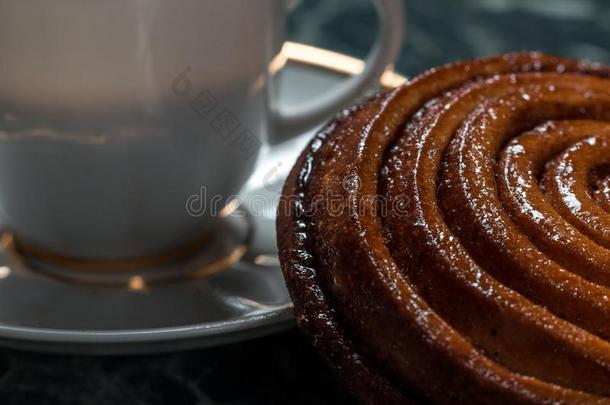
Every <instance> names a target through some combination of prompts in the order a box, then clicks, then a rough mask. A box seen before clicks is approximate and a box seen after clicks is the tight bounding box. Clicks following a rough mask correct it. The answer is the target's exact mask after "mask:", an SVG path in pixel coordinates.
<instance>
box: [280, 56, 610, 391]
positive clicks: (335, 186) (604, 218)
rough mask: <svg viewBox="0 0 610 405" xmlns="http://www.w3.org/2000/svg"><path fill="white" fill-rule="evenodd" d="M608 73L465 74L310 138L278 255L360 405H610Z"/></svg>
mask: <svg viewBox="0 0 610 405" xmlns="http://www.w3.org/2000/svg"><path fill="white" fill-rule="evenodd" d="M608 76H609V71H608V70H607V69H606V68H603V67H600V66H597V65H593V64H588V63H586V62H582V61H577V60H570V59H560V58H556V57H552V56H547V55H542V54H538V53H521V54H511V55H501V56H497V57H492V58H488V59H482V60H475V61H466V62H461V63H457V64H453V65H448V66H444V67H441V68H438V69H433V70H431V71H429V72H427V73H425V74H423V75H422V76H419V77H418V78H416V79H414V80H413V81H411V82H409V83H407V84H406V85H404V86H403V87H401V88H399V89H396V90H394V91H392V92H390V93H387V94H382V95H379V96H377V97H375V98H373V99H370V100H368V101H366V102H365V103H364V104H363V105H362V106H360V107H355V108H352V109H350V110H348V111H345V112H343V113H341V114H340V116H338V117H337V119H335V120H334V121H333V122H331V123H330V124H329V125H328V126H327V127H326V128H325V129H324V130H323V131H321V132H320V133H319V134H318V135H317V136H316V138H314V140H312V142H311V143H310V144H309V146H308V147H307V148H306V150H305V151H304V152H303V154H302V155H301V157H300V158H299V160H298V162H297V164H296V165H295V167H294V169H293V170H292V172H291V174H290V176H289V178H288V180H287V182H286V186H285V189H284V194H283V196H282V200H281V202H280V206H279V211H278V244H279V249H280V259H281V262H282V269H283V271H284V275H285V278H286V281H287V285H288V289H289V291H290V293H291V297H292V299H293V302H294V304H295V314H296V316H297V319H298V321H299V324H300V326H301V327H302V328H303V329H304V330H305V331H306V332H308V334H309V335H310V336H311V337H312V339H313V342H314V345H315V346H316V347H317V348H318V350H319V351H320V352H321V353H322V354H323V356H325V357H326V358H327V359H328V360H329V361H330V362H331V363H332V364H333V365H334V366H335V368H336V369H337V371H338V373H339V375H340V376H341V377H342V379H343V380H344V381H345V382H346V383H347V385H348V386H349V387H350V389H351V391H352V392H353V393H354V395H355V396H356V397H358V398H359V399H360V400H361V401H362V402H364V403H405V402H408V401H411V400H415V399H416V397H417V398H425V399H428V400H431V401H433V402H438V403H448V402H459V403H493V402H498V401H501V402H502V401H506V402H511V403H583V402H586V403H606V402H610V399H609V398H608V397H609V396H610V344H609V343H608V342H607V340H606V339H608V338H609V337H610V322H609V321H610V301H609V300H608V297H610V288H609V286H610V276H608V274H610V252H609V251H608V250H607V249H608V244H607V243H608V241H609V240H610V236H609V232H610V229H609V228H608V227H607V226H606V225H605V224H610V216H609V215H608V212H607V211H606V207H607V206H608V204H607V202H608V200H607V198H605V197H604V196H605V195H606V194H604V184H606V177H605V176H603V175H600V176H598V178H596V180H594V181H593V180H591V172H593V171H595V170H596V169H597V168H598V167H602V166H603V165H604V164H607V163H610V154H609V152H610V147H608V146H607V145H608V144H609V143H608V142H607V141H608V140H610V135H609V134H610V124H609V123H607V122H606V121H610V80H608V79H607V77H608ZM524 132H527V133H525V134H524ZM545 145H548V146H547V147H545ZM547 162H550V163H548V165H547V166H546V168H545V163H547ZM599 172H600V173H604V172H603V170H600V171H599ZM539 177H541V178H542V185H541V186H539V184H538V180H539ZM596 184H599V185H600V189H599V190H594V188H593V187H597V186H596ZM371 197H373V200H372V199H371ZM371 201H373V202H371ZM600 224H601V225H600ZM410 393H415V394H414V395H413V396H412V395H411V394H410Z"/></svg>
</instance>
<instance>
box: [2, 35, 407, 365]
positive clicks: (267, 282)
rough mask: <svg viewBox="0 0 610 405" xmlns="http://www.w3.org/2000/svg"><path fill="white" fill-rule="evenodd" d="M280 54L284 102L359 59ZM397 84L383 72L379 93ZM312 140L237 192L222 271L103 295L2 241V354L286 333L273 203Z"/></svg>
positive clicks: (288, 321)
mask: <svg viewBox="0 0 610 405" xmlns="http://www.w3.org/2000/svg"><path fill="white" fill-rule="evenodd" d="M283 53H284V54H285V56H286V60H287V62H288V63H287V64H286V66H285V67H284V69H283V70H282V71H281V76H280V80H281V85H280V89H281V94H280V98H281V100H282V102H283V103H288V104H291V103H298V102H300V101H303V100H306V99H309V98H311V97H315V96H316V95H318V94H321V93H323V92H325V91H329V89H330V88H332V86H333V85H336V84H337V83H339V82H340V81H341V80H342V79H343V78H344V77H345V75H347V74H355V73H357V72H358V71H359V70H360V69H362V61H360V60H357V59H354V58H351V57H348V56H345V55H341V54H337V53H334V52H330V51H326V50H322V49H318V48H312V47H309V46H304V45H300V44H295V43H287V45H286V46H285V48H284V50H283ZM402 80H404V78H402V77H401V76H399V75H396V74H394V73H392V72H386V74H385V75H384V77H383V78H382V85H383V86H385V87H388V86H393V85H396V84H399V83H400V82H401V81H402ZM331 91H332V90H331ZM313 132H314V131H311V132H309V133H305V134H303V135H301V136H300V137H298V138H296V139H294V140H292V141H290V142H286V143H284V144H281V145H279V146H276V147H273V148H269V149H268V150H266V151H264V152H263V156H262V157H261V159H260V162H261V164H260V165H259V167H258V168H257V169H256V171H255V173H254V174H253V176H252V178H251V180H250V181H249V183H248V184H247V185H246V187H245V189H244V190H243V192H242V198H243V201H244V204H243V207H248V206H250V207H251V208H252V207H254V208H256V212H255V213H253V212H250V213H248V212H245V211H243V210H242V209H241V208H238V209H237V210H236V211H235V212H234V213H233V214H232V215H230V216H228V217H227V218H225V220H224V221H225V222H224V225H223V226H225V229H224V232H223V233H222V235H224V236H223V239H217V240H215V241H214V243H216V244H214V245H212V246H214V248H215V252H216V253H218V252H219V251H222V252H225V250H226V255H227V256H226V257H233V256H229V255H231V254H232V251H231V248H232V246H238V247H240V248H243V249H242V250H240V251H239V255H238V256H235V257H236V258H237V259H236V260H234V261H232V262H231V263H232V264H230V265H229V266H228V267H227V266H225V267H224V268H223V269H222V271H217V272H212V273H211V274H210V273H206V274H205V275H203V276H200V275H199V274H198V273H197V276H196V277H186V278H184V279H180V280H173V281H171V282H169V281H168V282H158V283H154V284H149V283H148V282H147V280H146V279H143V278H142V277H140V276H138V275H134V276H133V277H131V279H130V280H131V282H128V283H125V284H124V285H123V286H122V287H120V288H118V287H116V286H115V287H103V286H101V285H98V284H95V283H93V284H87V283H83V282H82V280H79V281H78V282H72V281H66V279H65V278H64V277H56V275H49V274H47V273H46V272H40V271H32V270H30V269H29V267H28V265H26V264H25V263H23V261H22V260H21V257H20V256H19V255H16V254H15V253H14V251H13V249H12V245H11V243H12V242H11V240H10V238H4V239H3V240H0V345H2V346H6V347H14V348H19V349H26V350H35V351H44V352H60V353H87V354H125V353H134V354H135V353H152V352H160V351H174V350H184V349H189V348H195V347H203V346H213V345H218V344H224V343H229V342H234V341H238V340H243V339H249V338H252V337H257V336H261V335H264V334H268V333H272V332H274V331H277V330H280V329H283V328H287V327H290V326H292V325H293V324H294V321H293V319H292V314H291V303H290V298H289V296H288V293H287V291H286V290H285V287H284V280H283V278H282V275H281V271H280V268H279V262H278V260H277V256H276V243H275V218H274V215H275V214H274V213H275V201H277V199H278V196H279V192H280V190H281V185H282V184H283V180H284V177H285V175H286V174H287V172H288V171H289V170H290V168H291V166H292V164H293V162H294V161H295V159H296V157H297V155H298V154H299V152H300V151H301V149H302V148H303V147H304V145H305V143H306V142H307V141H308V140H309V139H310V138H311V136H312V133H313ZM254 200H256V201H254ZM250 211H252V209H250ZM244 212H245V214H246V215H237V214H242V213H244ZM227 235H228V236H227ZM227 238H229V239H230V238H233V239H231V240H229V239H227ZM216 248H217V249H216ZM223 254H224V253H223ZM223 257H225V256H223ZM206 260H208V259H206ZM208 262H209V260H208ZM208 264H209V263H208ZM188 274H191V273H188Z"/></svg>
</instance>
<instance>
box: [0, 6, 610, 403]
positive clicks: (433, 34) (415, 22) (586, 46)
mask: <svg viewBox="0 0 610 405" xmlns="http://www.w3.org/2000/svg"><path fill="white" fill-rule="evenodd" d="M202 1H207V0H202ZM406 9H407V16H408V17H407V24H408V29H407V34H406V42H405V46H404V49H403V51H402V53H401V56H400V58H399V60H398V62H397V64H396V68H397V70H398V71H400V72H401V73H406V74H407V75H409V76H412V75H414V74H417V73H419V72H422V71H423V70H425V69H427V68H429V67H432V66H435V65H438V64H442V63H446V62H450V61H454V60H457V59H463V58H472V57H477V56H482V55H487V54H493V53H500V52H506V51H515V50H525V49H529V50H540V51H546V52H551V53H557V54H562V55H569V56H576V57H586V58H590V59H592V60H595V61H599V62H610V41H609V38H610V36H609V35H610V2H607V1H605V0H597V1H593V0H589V1H587V0H463V1H456V0H411V1H406ZM376 30H377V21H376V17H375V13H374V9H373V7H372V6H371V4H370V2H369V1H368V0H303V1H301V3H300V5H299V7H298V8H297V10H296V11H295V12H294V13H293V14H292V15H291V16H290V19H289V21H288V38H289V39H291V40H295V41H300V42H306V43H309V44H313V45H317V46H321V47H326V48H331V49H334V50H337V51H340V52H344V53H348V54H351V55H354V56H359V57H364V56H365V55H366V52H367V50H368V49H369V47H370V46H371V44H372V42H373V39H374V36H375V32H376ZM47 403H50V404H94V405H98V404H100V405H102V404H104V405H105V404H108V405H114V404H121V405H123V404H129V405H140V404H142V405H143V404H146V405H156V404H172V405H183V404H184V405H195V404H211V403H218V404H326V403H328V404H330V403H333V404H341V403H350V400H349V397H348V396H347V394H346V393H345V392H344V391H343V389H342V388H341V386H340V385H339V384H337V382H336V381H335V380H334V377H333V376H332V374H331V373H330V372H329V371H328V369H327V368H326V366H325V365H324V363H323V362H322V361H321V360H320V359H319V358H318V357H317V355H316V354H315V353H314V352H313V351H312V350H311V348H310V346H309V344H308V342H307V341H306V340H305V339H304V338H303V337H302V336H301V334H300V333H299V332H298V331H297V330H295V329H293V330H290V331H287V332H284V333H281V334H277V335H275V336H272V337H268V338H263V339H259V340H255V341H251V342H246V343H242V344H237V345H231V346H225V347H221V348H215V349H208V350H197V351H191V352H183V353H176V354H169V355H155V356H137V357H97V358H96V357H83V356H57V355H40V354H32V353H24V352H18V351H13V350H0V404H7V405H10V404H27V405H30V404H47Z"/></svg>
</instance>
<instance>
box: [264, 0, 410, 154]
mask: <svg viewBox="0 0 610 405" xmlns="http://www.w3.org/2000/svg"><path fill="white" fill-rule="evenodd" d="M373 1H374V3H375V6H376V10H377V13H378V15H379V26H380V32H379V34H378V35H377V39H376V41H375V45H374V46H373V48H372V49H371V51H370V53H369V55H368V56H367V58H366V64H365V67H364V70H363V71H362V72H361V73H360V74H358V75H356V76H353V77H350V78H349V79H346V80H345V81H344V82H343V83H341V84H340V85H338V86H337V87H336V88H334V89H333V90H332V92H328V93H326V94H323V95H322V96H319V97H318V98H317V99H316V100H312V101H311V102H308V103H305V104H304V105H303V104H302V105H299V106H295V107H292V108H286V107H283V108H277V109H276V110H275V111H272V113H271V114H272V115H271V123H272V128H273V130H272V137H271V139H270V140H269V141H270V142H271V143H273V144H275V143H279V142H282V141H285V140H287V139H289V138H291V137H293V136H294V135H298V134H300V133H303V132H304V131H306V130H308V129H310V128H312V127H315V126H316V125H318V124H320V123H321V122H323V121H324V120H325V119H327V118H328V117H330V116H332V115H333V114H334V113H335V112H337V111H338V110H339V109H341V108H342V107H345V105H347V104H348V103H350V102H353V100H354V98H356V97H358V96H360V95H361V94H362V93H364V92H365V91H366V90H367V89H368V88H369V87H370V86H371V85H373V84H374V83H375V82H376V81H377V80H378V79H379V77H380V76H381V74H382V73H383V72H384V70H385V69H386V68H387V66H388V65H390V64H391V63H393V62H394V60H395V59H396V57H397V56H398V53H399V51H400V46H401V44H402V38H403V34H404V29H405V16H404V7H403V5H402V0H373Z"/></svg>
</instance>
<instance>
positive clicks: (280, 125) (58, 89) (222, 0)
mask: <svg viewBox="0 0 610 405" xmlns="http://www.w3.org/2000/svg"><path fill="white" fill-rule="evenodd" d="M376 4H377V10H378V11H379V15H380V21H381V24H380V26H381V32H380V35H379V36H378V39H377V43H376V45H375V47H374V48H373V50H372V51H371V54H370V56H369V58H368V61H367V64H366V68H365V70H364V71H363V73H362V74H360V75H359V76H355V77H353V78H351V79H347V80H346V82H345V83H344V85H343V86H342V87H341V88H339V89H338V90H336V91H333V93H332V94H326V95H322V96H321V97H320V98H319V99H317V100H312V101H311V103H310V104H307V105H304V106H300V107H299V108H298V109H295V110H293V111H286V110H285V109H283V108H282V107H281V106H278V105H277V103H276V102H275V101H274V100H275V95H274V94H275V91H274V89H273V87H274V86H273V85H272V82H273V81H272V80H271V74H272V72H270V66H272V65H273V61H274V57H276V55H277V54H278V52H279V51H280V48H281V45H282V42H283V40H282V35H283V32H282V31H283V22H284V19H285V14H286V12H287V10H286V8H287V6H286V1H285V0H284V1H282V0H181V1H169V0H106V1H103V0H52V1H48V0H30V1H23V0H0V55H1V57H0V213H1V214H2V221H3V223H4V224H5V225H7V226H8V227H9V228H10V229H11V230H12V231H13V232H14V234H15V235H16V236H17V238H18V239H19V240H21V241H23V242H25V243H27V244H30V245H32V246H35V247H37V248H39V249H42V250H46V251H50V252H53V253H54V254H58V255H65V256H68V257H74V258H83V259H97V258H100V259H109V258H132V257H139V256H144V255H149V254H154V253H155V252H159V251H162V250H165V249H168V248H172V247H174V246H179V245H181V244H183V243H186V242H188V241H189V240H191V239H193V238H196V237H197V236H198V235H200V234H202V233H204V232H206V230H209V229H210V225H211V224H212V222H213V218H212V217H211V215H203V216H199V217H194V216H192V215H189V213H188V212H187V210H186V209H185V201H186V200H187V198H188V197H189V196H190V195H192V194H194V193H197V192H198V191H199V190H201V189H202V187H204V188H205V190H206V196H207V198H212V197H213V196H222V197H227V196H229V195H233V194H235V193H237V192H238V191H239V189H240V188H241V186H242V185H243V184H244V183H245V181H246V180H247V178H248V176H249V175H250V173H251V172H252V170H253V167H254V165H255V163H256V160H257V156H258V150H259V149H260V146H261V145H262V144H264V143H265V142H277V141H278V140H281V139H283V138H286V137H288V136H292V135H294V134H297V133H298V132H299V131H303V130H304V129H307V128H310V127H312V126H314V125H316V124H319V123H320V122H321V121H322V120H324V119H326V118H327V117H329V116H330V115H331V114H332V113H333V112H334V111H336V110H337V109H339V108H340V107H342V106H343V105H344V104H346V103H348V102H349V101H350V100H352V99H353V98H354V97H356V96H357V95H359V94H360V93H362V92H363V91H364V90H365V89H366V88H367V87H368V86H369V85H371V84H372V83H373V82H374V81H375V80H376V79H377V78H378V77H379V75H380V74H381V73H382V71H383V70H384V68H385V67H386V66H387V65H388V64H390V63H392V62H393V60H394V58H395V57H396V55H397V52H398V50H399V45H400V42H401V37H402V30H403V10H402V6H401V1H400V0H377V1H376ZM354 34H356V33H354Z"/></svg>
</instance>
